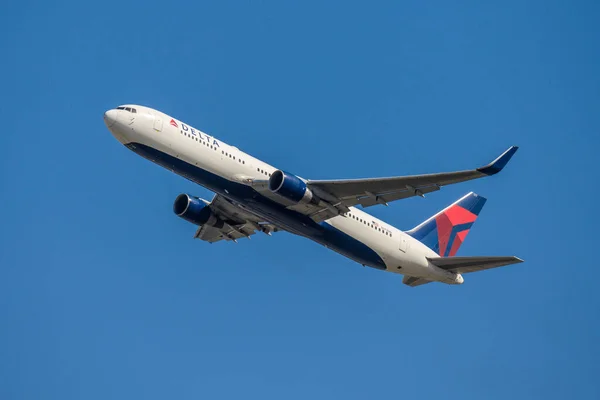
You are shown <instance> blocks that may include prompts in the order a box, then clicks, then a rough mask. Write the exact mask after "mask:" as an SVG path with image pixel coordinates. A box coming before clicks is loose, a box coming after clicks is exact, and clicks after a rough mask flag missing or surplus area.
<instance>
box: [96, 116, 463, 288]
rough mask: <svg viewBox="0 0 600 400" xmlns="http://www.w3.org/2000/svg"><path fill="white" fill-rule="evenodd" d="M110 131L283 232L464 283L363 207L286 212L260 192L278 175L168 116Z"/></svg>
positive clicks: (380, 263)
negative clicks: (328, 212) (318, 214)
mask: <svg viewBox="0 0 600 400" xmlns="http://www.w3.org/2000/svg"><path fill="white" fill-rule="evenodd" d="M128 109H129V110H128ZM133 110H135V113H134V112H133ZM105 123H106V125H107V126H108V128H109V130H110V131H111V133H112V134H113V135H114V136H115V137H116V138H117V139H118V140H119V141H120V142H121V143H122V144H124V145H125V146H126V147H127V148H129V149H130V150H132V151H134V152H135V153H137V154H138V155H140V156H142V157H144V158H146V159H148V160H150V161H152V162H154V163H156V164H158V165H160V166H162V167H164V168H166V169H168V170H170V171H172V172H175V173H176V174H178V175H180V176H182V177H184V178H186V179H189V180H190V181H192V182H195V183H197V184H199V185H201V186H204V187H205V188H207V189H209V190H211V191H213V192H215V193H218V194H220V195H221V196H224V197H225V198H227V199H228V200H230V201H231V202H232V203H234V204H235V205H237V206H238V207H240V208H242V209H243V210H246V211H249V212H250V213H252V214H254V215H257V216H259V217H260V218H262V219H264V220H265V221H268V222H269V223H272V224H274V225H276V226H277V227H279V228H280V229H283V230H286V231H288V232H291V233H294V234H296V235H300V236H304V237H306V238H309V239H311V240H313V241H315V242H317V243H319V244H321V245H323V246H326V247H327V248H329V249H332V250H334V251H336V252H338V253H340V254H342V255H344V256H346V257H348V258H350V259H352V260H354V261H356V262H358V263H360V264H362V265H365V266H369V267H373V268H377V269H381V270H387V271H390V272H396V273H401V274H407V275H413V276H422V277H426V278H428V279H431V280H435V281H441V282H444V283H450V284H460V283H462V281H463V280H462V277H461V276H460V274H456V273H453V272H450V271H446V270H442V269H440V268H437V267H436V266H434V265H432V264H431V263H430V262H428V260H427V257H436V256H437V254H436V253H435V252H434V251H433V250H431V249H430V248H428V247H427V246H425V245H424V244H423V243H421V242H420V241H418V240H415V239H414V238H413V237H411V236H410V235H408V234H406V233H404V232H402V231H401V230H399V229H396V228H395V227H393V226H391V225H390V224H387V223H386V222H384V221H382V220H380V219H378V218H375V217H373V216H372V215H369V214H367V213H366V212H364V211H362V210H360V209H358V208H356V207H350V208H349V210H350V211H349V212H347V213H343V214H342V215H338V216H335V217H333V218H329V219H327V220H325V221H322V222H318V223H317V222H315V221H314V220H313V219H312V218H311V217H309V216H307V215H304V214H302V213H300V212H298V211H296V210H295V209H294V207H290V206H286V205H284V204H281V202H278V199H277V195H275V194H271V193H269V192H268V191H267V192H265V191H264V190H257V185H264V183H265V182H267V181H268V180H269V178H270V176H271V174H273V173H274V172H275V171H276V170H277V168H275V167H273V166H271V165H269V164H267V163H265V162H263V161H261V160H259V159H257V158H255V157H252V156H251V155H249V154H247V153H244V152H243V151H241V150H239V149H238V148H236V147H234V146H230V145H228V144H226V143H224V142H223V141H221V140H219V139H217V138H215V137H214V136H212V135H209V134H206V133H205V132H202V131H200V130H198V129H196V128H194V127H192V126H191V125H189V124H186V123H183V122H181V121H180V120H177V119H175V118H172V117H171V116H168V115H166V114H164V113H162V112H160V111H157V110H154V109H151V108H147V107H143V106H139V105H126V106H121V107H119V109H114V110H109V111H107V112H106V114H105Z"/></svg>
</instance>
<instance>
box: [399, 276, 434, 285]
mask: <svg viewBox="0 0 600 400" xmlns="http://www.w3.org/2000/svg"><path fill="white" fill-rule="evenodd" d="M431 282H433V281H430V280H428V279H425V278H417V277H416V276H408V275H404V278H403V279H402V283H404V284H405V285H408V286H412V287H415V286H421V285H424V284H426V283H431Z"/></svg>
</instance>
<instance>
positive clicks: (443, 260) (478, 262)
mask: <svg viewBox="0 0 600 400" xmlns="http://www.w3.org/2000/svg"><path fill="white" fill-rule="evenodd" d="M427 259H428V260H429V262H431V263H432V264H433V265H435V266H436V267H439V268H441V269H445V270H446V271H452V272H455V273H457V274H467V273H469V272H477V271H483V270H486V269H491V268H497V267H503V266H505V265H511V264H518V263H521V262H523V260H521V259H520V258H518V257H515V256H504V257H435V258H427Z"/></svg>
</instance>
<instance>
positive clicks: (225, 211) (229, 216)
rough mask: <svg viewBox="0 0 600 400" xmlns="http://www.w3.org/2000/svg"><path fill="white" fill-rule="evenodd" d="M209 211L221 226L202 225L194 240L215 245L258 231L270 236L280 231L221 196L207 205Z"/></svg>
mask: <svg viewBox="0 0 600 400" xmlns="http://www.w3.org/2000/svg"><path fill="white" fill-rule="evenodd" d="M209 207H210V209H211V210H212V212H213V213H214V215H215V216H216V217H218V218H219V219H220V220H221V221H223V224H216V225H215V226H210V225H206V224H205V225H202V226H200V227H199V228H198V230H197V231H196V234H195V235H194V238H195V239H200V240H204V241H206V242H209V243H215V242H218V241H221V240H228V241H234V242H237V240H238V239H242V238H248V239H250V236H252V235H254V234H255V233H256V232H258V231H260V232H263V233H266V234H267V235H271V233H272V232H277V231H279V230H280V229H279V228H278V227H276V226H275V225H273V224H271V223H269V222H266V221H262V220H261V219H260V218H259V217H257V216H256V215H254V214H252V213H250V212H248V211H245V210H243V209H242V208H240V207H238V206H237V205H235V204H234V203H232V202H231V201H229V200H227V199H226V198H225V197H223V196H221V195H218V194H217V195H215V197H213V199H212V201H211V202H210V204H209Z"/></svg>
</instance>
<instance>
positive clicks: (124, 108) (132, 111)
mask: <svg viewBox="0 0 600 400" xmlns="http://www.w3.org/2000/svg"><path fill="white" fill-rule="evenodd" d="M117 110H125V111H129V112H130V113H134V114H137V110H136V109H135V108H130V107H117Z"/></svg>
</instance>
